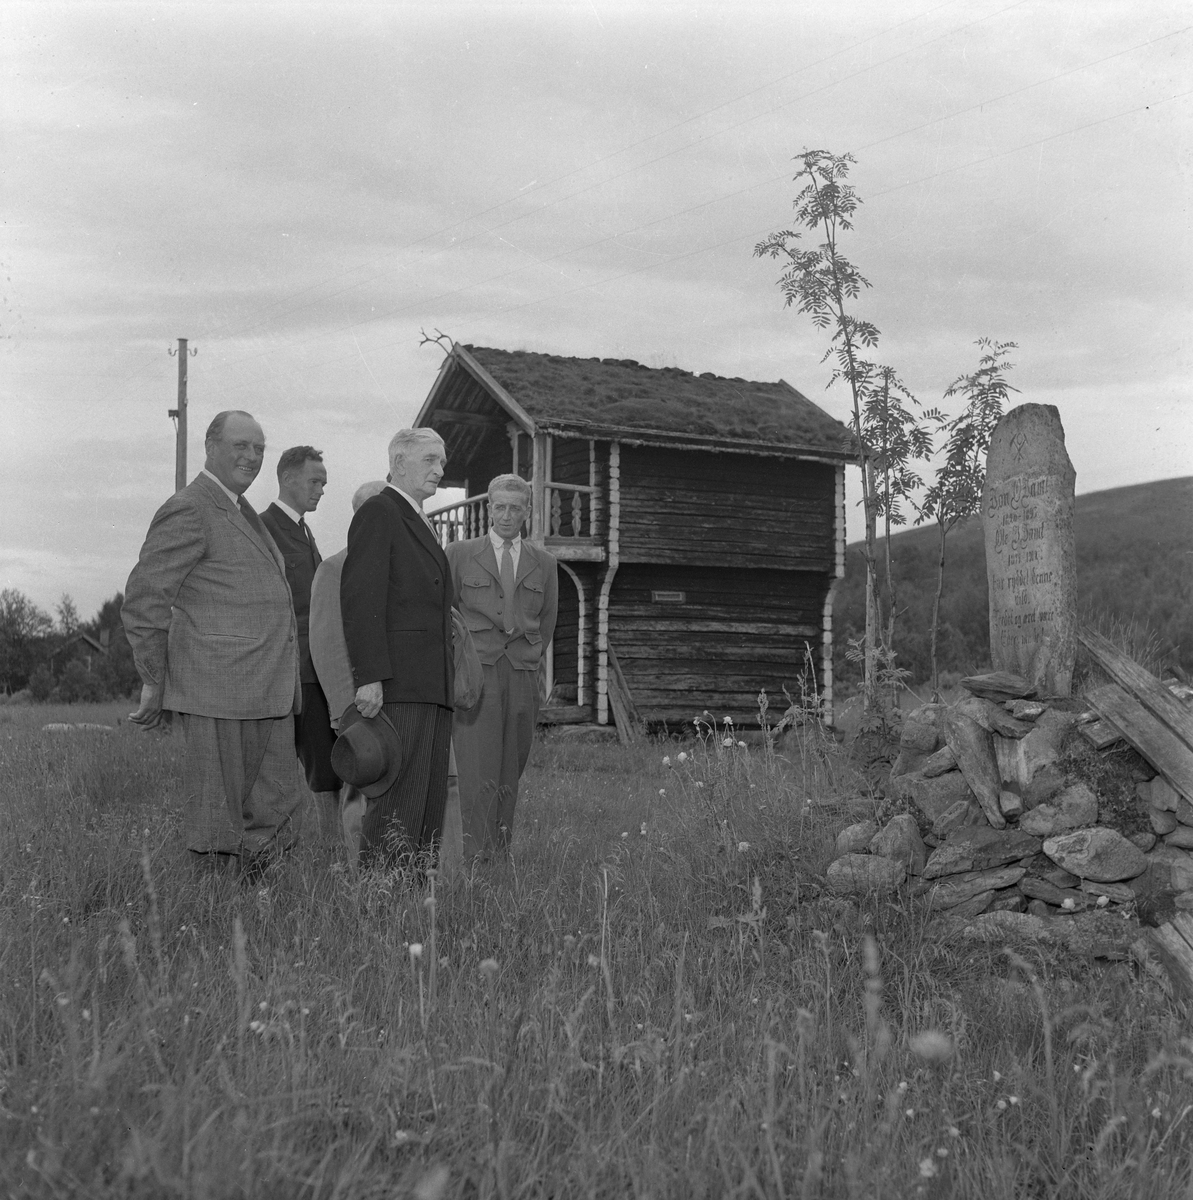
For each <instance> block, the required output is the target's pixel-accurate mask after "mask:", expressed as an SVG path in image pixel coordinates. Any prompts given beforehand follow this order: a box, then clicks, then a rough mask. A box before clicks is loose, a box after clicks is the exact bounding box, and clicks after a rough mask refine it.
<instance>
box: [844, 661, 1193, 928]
mask: <svg viewBox="0 0 1193 1200" xmlns="http://www.w3.org/2000/svg"><path fill="white" fill-rule="evenodd" d="M963 685H964V686H965V687H966V688H967V689H968V690H969V692H970V694H969V695H967V696H966V697H965V698H964V699H962V700H960V701H958V702H956V703H953V704H925V705H922V706H921V707H919V708H916V709H914V710H912V711H911V712H909V713H908V714H907V715H906V717H905V718H904V723H903V730H902V734H901V736H900V739H899V746H900V750H899V756H898V758H897V759H896V761H895V764H894V766H893V767H892V768H891V782H890V794H891V795H892V796H893V797H894V798H896V799H897V800H898V801H900V802H902V803H903V804H904V805H905V806H906V808H907V810H908V811H906V812H903V813H900V814H899V815H898V816H895V817H892V818H891V819H890V820H889V821H887V822H886V824H885V825H883V826H882V827H881V828H879V826H878V824H877V823H876V822H875V821H873V820H868V821H860V822H858V823H856V824H854V825H850V826H849V827H848V828H847V829H844V830H842V831H841V832H840V833H839V834H838V835H837V842H836V854H837V857H836V859H835V860H834V862H833V863H832V864H831V865H830V867H829V869H828V885H829V887H830V889H831V890H832V891H834V892H836V893H837V894H839V895H851V894H866V893H875V892H877V893H891V892H895V891H898V890H900V889H903V888H904V886H905V885H907V886H908V887H909V890H910V893H911V894H912V895H913V896H926V897H927V903H928V906H929V908H930V909H931V910H932V911H934V912H940V913H947V914H948V915H950V916H954V917H958V918H964V919H967V920H969V919H973V918H974V917H977V916H978V915H979V914H982V913H989V912H1024V911H1026V912H1029V913H1032V914H1034V915H1036V916H1041V917H1043V916H1063V915H1065V914H1069V913H1075V912H1081V911H1084V910H1086V909H1090V908H1108V907H1111V908H1113V907H1120V906H1128V905H1129V906H1136V905H1137V904H1139V903H1140V902H1142V901H1144V900H1146V899H1154V898H1155V897H1157V896H1158V895H1161V894H1166V895H1167V896H1169V897H1170V898H1172V904H1173V906H1174V907H1175V908H1178V909H1180V908H1185V909H1190V910H1193V854H1191V853H1190V849H1193V804H1190V803H1189V802H1188V801H1187V800H1185V799H1184V797H1182V796H1180V795H1179V794H1178V793H1177V792H1176V791H1175V790H1174V789H1173V788H1172V787H1171V786H1170V785H1169V784H1168V783H1167V781H1165V780H1164V779H1163V778H1162V777H1161V776H1159V775H1156V776H1155V777H1154V778H1149V779H1144V780H1140V781H1139V782H1138V784H1137V788H1136V792H1137V801H1138V804H1139V805H1140V807H1141V809H1142V813H1143V814H1145V815H1146V817H1147V821H1148V824H1149V825H1150V829H1146V830H1142V831H1139V832H1135V833H1131V834H1129V835H1125V834H1123V833H1120V832H1119V831H1118V830H1116V829H1114V828H1111V827H1110V826H1108V825H1106V824H1100V823H1099V819H1098V813H1099V797H1098V795H1097V794H1096V792H1095V791H1094V789H1093V788H1092V787H1091V786H1090V784H1089V782H1088V781H1085V780H1082V779H1080V778H1078V777H1077V774H1075V773H1073V771H1072V770H1066V768H1065V763H1071V762H1072V759H1071V758H1069V757H1067V756H1066V754H1065V745H1066V742H1067V740H1068V739H1069V738H1071V737H1074V736H1080V735H1079V733H1078V729H1077V727H1078V724H1079V722H1080V721H1081V720H1082V717H1083V715H1085V714H1082V713H1080V712H1078V711H1075V710H1076V708H1077V706H1075V705H1074V704H1073V703H1072V702H1071V701H1064V700H1056V701H1052V702H1049V701H1040V700H1035V699H1032V698H1031V694H1032V692H1033V690H1034V689H1033V688H1032V687H1031V685H1030V684H1029V683H1028V682H1027V681H1026V680H1025V679H1023V678H1022V677H1019V676H1015V675H1012V674H1010V673H1007V672H995V673H993V674H990V675H984V676H975V677H973V678H971V679H967V680H964V681H963ZM1141 773H1142V770H1141Z"/></svg>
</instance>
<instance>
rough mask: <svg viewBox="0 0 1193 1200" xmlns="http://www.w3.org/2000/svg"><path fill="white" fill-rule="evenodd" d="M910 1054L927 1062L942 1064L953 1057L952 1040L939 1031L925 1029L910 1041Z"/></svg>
mask: <svg viewBox="0 0 1193 1200" xmlns="http://www.w3.org/2000/svg"><path fill="white" fill-rule="evenodd" d="M910 1045H911V1052H912V1054H914V1055H916V1056H917V1057H919V1058H922V1059H926V1060H927V1061H928V1062H934V1063H944V1062H948V1060H949V1059H950V1058H952V1057H953V1039H952V1038H951V1037H949V1035H948V1034H947V1033H941V1032H940V1030H939V1029H926V1030H925V1031H924V1032H923V1033H917V1034H916V1035H915V1037H913V1038H912V1039H911V1043H910Z"/></svg>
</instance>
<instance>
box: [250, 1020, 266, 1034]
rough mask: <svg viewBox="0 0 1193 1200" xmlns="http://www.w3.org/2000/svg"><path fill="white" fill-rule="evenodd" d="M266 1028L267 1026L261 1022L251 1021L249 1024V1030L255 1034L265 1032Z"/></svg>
mask: <svg viewBox="0 0 1193 1200" xmlns="http://www.w3.org/2000/svg"><path fill="white" fill-rule="evenodd" d="M264 1028H265V1025H264V1024H263V1023H262V1022H261V1021H250V1022H249V1029H250V1030H252V1032H253V1033H261V1032H262V1030H264Z"/></svg>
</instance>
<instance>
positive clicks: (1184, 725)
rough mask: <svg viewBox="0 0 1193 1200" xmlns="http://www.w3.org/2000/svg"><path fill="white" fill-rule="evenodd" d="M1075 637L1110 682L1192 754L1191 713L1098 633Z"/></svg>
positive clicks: (1083, 633)
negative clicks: (1132, 698) (1133, 700)
mask: <svg viewBox="0 0 1193 1200" xmlns="http://www.w3.org/2000/svg"><path fill="white" fill-rule="evenodd" d="M1077 636H1078V638H1079V639H1080V640H1081V644H1082V645H1083V646H1084V647H1085V648H1086V649H1087V650H1088V651H1089V652H1090V654H1091V655H1093V657H1094V659H1095V661H1096V662H1097V663H1098V665H1099V666H1100V667H1101V668H1102V669H1103V670H1104V671H1105V672H1106V673H1107V674H1108V675H1109V676H1110V678H1111V679H1113V680H1114V682H1115V683H1117V684H1119V685H1120V686H1121V687H1123V688H1125V689H1126V690H1127V691H1128V692H1130V693H1131V695H1133V696H1134V697H1135V699H1136V700H1138V701H1139V703H1140V704H1142V705H1143V707H1144V708H1146V709H1147V710H1148V712H1150V713H1151V714H1152V716H1154V717H1156V718H1157V719H1158V720H1160V721H1162V722H1163V723H1164V724H1165V725H1167V726H1168V728H1169V729H1171V730H1172V732H1173V733H1174V734H1176V736H1177V737H1178V738H1180V740H1181V741H1182V742H1184V744H1185V746H1186V747H1187V748H1188V750H1189V752H1190V753H1191V754H1193V709H1190V708H1189V706H1188V705H1186V704H1184V703H1183V702H1182V701H1180V700H1178V699H1177V697H1176V696H1174V695H1173V694H1172V692H1170V691H1169V690H1168V688H1166V687H1165V686H1164V685H1163V684H1162V683H1161V682H1160V681H1159V680H1158V679H1157V678H1156V677H1155V676H1154V675H1153V674H1152V673H1151V672H1150V671H1146V670H1144V668H1143V667H1141V666H1140V665H1139V664H1138V663H1137V662H1133V661H1132V660H1131V659H1130V658H1128V657H1127V656H1126V655H1125V654H1124V653H1123V652H1122V651H1121V650H1120V649H1119V648H1118V647H1117V646H1115V645H1114V644H1113V643H1112V642H1110V641H1109V640H1108V639H1107V638H1104V637H1103V636H1102V635H1101V634H1100V633H1095V632H1094V631H1093V630H1092V629H1083V630H1082V631H1081V632H1080V633H1078V635H1077ZM1136 749H1138V747H1136ZM1140 753H1143V752H1142V751H1140ZM1145 757H1146V756H1145Z"/></svg>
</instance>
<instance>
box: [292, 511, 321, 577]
mask: <svg viewBox="0 0 1193 1200" xmlns="http://www.w3.org/2000/svg"><path fill="white" fill-rule="evenodd" d="M298 528H299V529H301V530H302V536H303V537H304V538H306V540H307V548H308V549H309V550H310V552H311V561H312V562H313V563H314V564H315V566H318V565H319V564H320V563H321V562H322V561H323V556H322V555H321V554H320V553H319V547H318V546H316V545H315V535H314V534H313V533H312V532H311V527H310V526H309V525H308V524H307V523H306V519H305V518H304V517H299V518H298Z"/></svg>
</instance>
